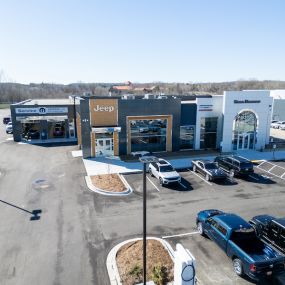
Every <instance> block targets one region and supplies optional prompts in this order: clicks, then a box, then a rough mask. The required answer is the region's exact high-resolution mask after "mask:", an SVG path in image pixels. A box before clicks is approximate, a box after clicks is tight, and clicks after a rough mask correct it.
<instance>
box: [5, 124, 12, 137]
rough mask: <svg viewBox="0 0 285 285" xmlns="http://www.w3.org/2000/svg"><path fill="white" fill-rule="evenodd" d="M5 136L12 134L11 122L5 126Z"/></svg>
mask: <svg viewBox="0 0 285 285" xmlns="http://www.w3.org/2000/svg"><path fill="white" fill-rule="evenodd" d="M6 134H13V126H12V122H9V123H8V124H7V125H6Z"/></svg>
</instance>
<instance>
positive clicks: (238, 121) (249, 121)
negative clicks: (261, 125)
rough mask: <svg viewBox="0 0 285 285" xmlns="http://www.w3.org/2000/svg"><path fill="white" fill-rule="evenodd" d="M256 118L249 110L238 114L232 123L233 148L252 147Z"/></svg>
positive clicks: (254, 138) (254, 137)
mask: <svg viewBox="0 0 285 285" xmlns="http://www.w3.org/2000/svg"><path fill="white" fill-rule="evenodd" d="M256 127H257V118H256V116H255V114H254V113H253V112H251V111H243V112H241V113H240V114H238V115H237V116H236V118H235V120H234V124H233V129H234V130H233V140H232V143H233V150H238V149H253V148H254V145H255V141H256Z"/></svg>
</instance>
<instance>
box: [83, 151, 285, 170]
mask: <svg viewBox="0 0 285 285" xmlns="http://www.w3.org/2000/svg"><path fill="white" fill-rule="evenodd" d="M237 154H238V155H240V156H243V157H246V158H247V159H249V160H277V159H278V160H279V159H285V151H276V152H275V155H273V152H260V151H255V150H246V151H239V152H237ZM215 157H216V156H215V155H209V156H201V155H200V156H199V154H198V155H197V156H194V155H192V156H191V157H190V156H189V157H184V158H176V159H167V160H168V161H169V162H170V163H171V164H172V165H173V167H174V168H175V169H182V168H189V167H191V161H192V159H199V158H202V159H209V160H213V159H214V158H215ZM83 162H84V166H85V169H86V172H87V175H88V176H90V175H98V174H109V173H133V172H141V171H142V169H143V168H142V163H141V162H139V161H135V162H125V161H122V160H120V158H118V157H110V158H108V157H98V158H92V159H83Z"/></svg>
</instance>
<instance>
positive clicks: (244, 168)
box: [215, 155, 254, 176]
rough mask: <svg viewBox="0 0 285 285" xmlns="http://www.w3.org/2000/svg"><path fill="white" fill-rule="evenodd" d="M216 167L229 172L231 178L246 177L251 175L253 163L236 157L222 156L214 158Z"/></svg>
mask: <svg viewBox="0 0 285 285" xmlns="http://www.w3.org/2000/svg"><path fill="white" fill-rule="evenodd" d="M215 162H216V163H218V166H219V167H221V168H222V169H224V170H225V171H227V172H229V173H230V175H231V176H236V175H243V176H247V175H249V174H250V173H253V172H254V170H253V163H252V162H251V161H250V160H248V159H246V158H243V157H241V156H237V155H224V156H218V157H216V158H215Z"/></svg>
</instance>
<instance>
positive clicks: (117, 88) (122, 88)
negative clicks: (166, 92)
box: [109, 81, 159, 94]
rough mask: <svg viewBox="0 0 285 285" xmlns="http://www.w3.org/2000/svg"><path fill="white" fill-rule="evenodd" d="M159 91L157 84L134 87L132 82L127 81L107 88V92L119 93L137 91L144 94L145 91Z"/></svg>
mask: <svg viewBox="0 0 285 285" xmlns="http://www.w3.org/2000/svg"><path fill="white" fill-rule="evenodd" d="M157 91H159V86H151V87H145V86H140V87H135V86H134V85H133V84H132V82H130V81H127V82H126V83H125V84H122V85H114V86H112V87H111V88H110V89H109V92H111V93H113V94H121V93H138V94H141V93H143V94H145V93H153V92H157Z"/></svg>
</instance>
